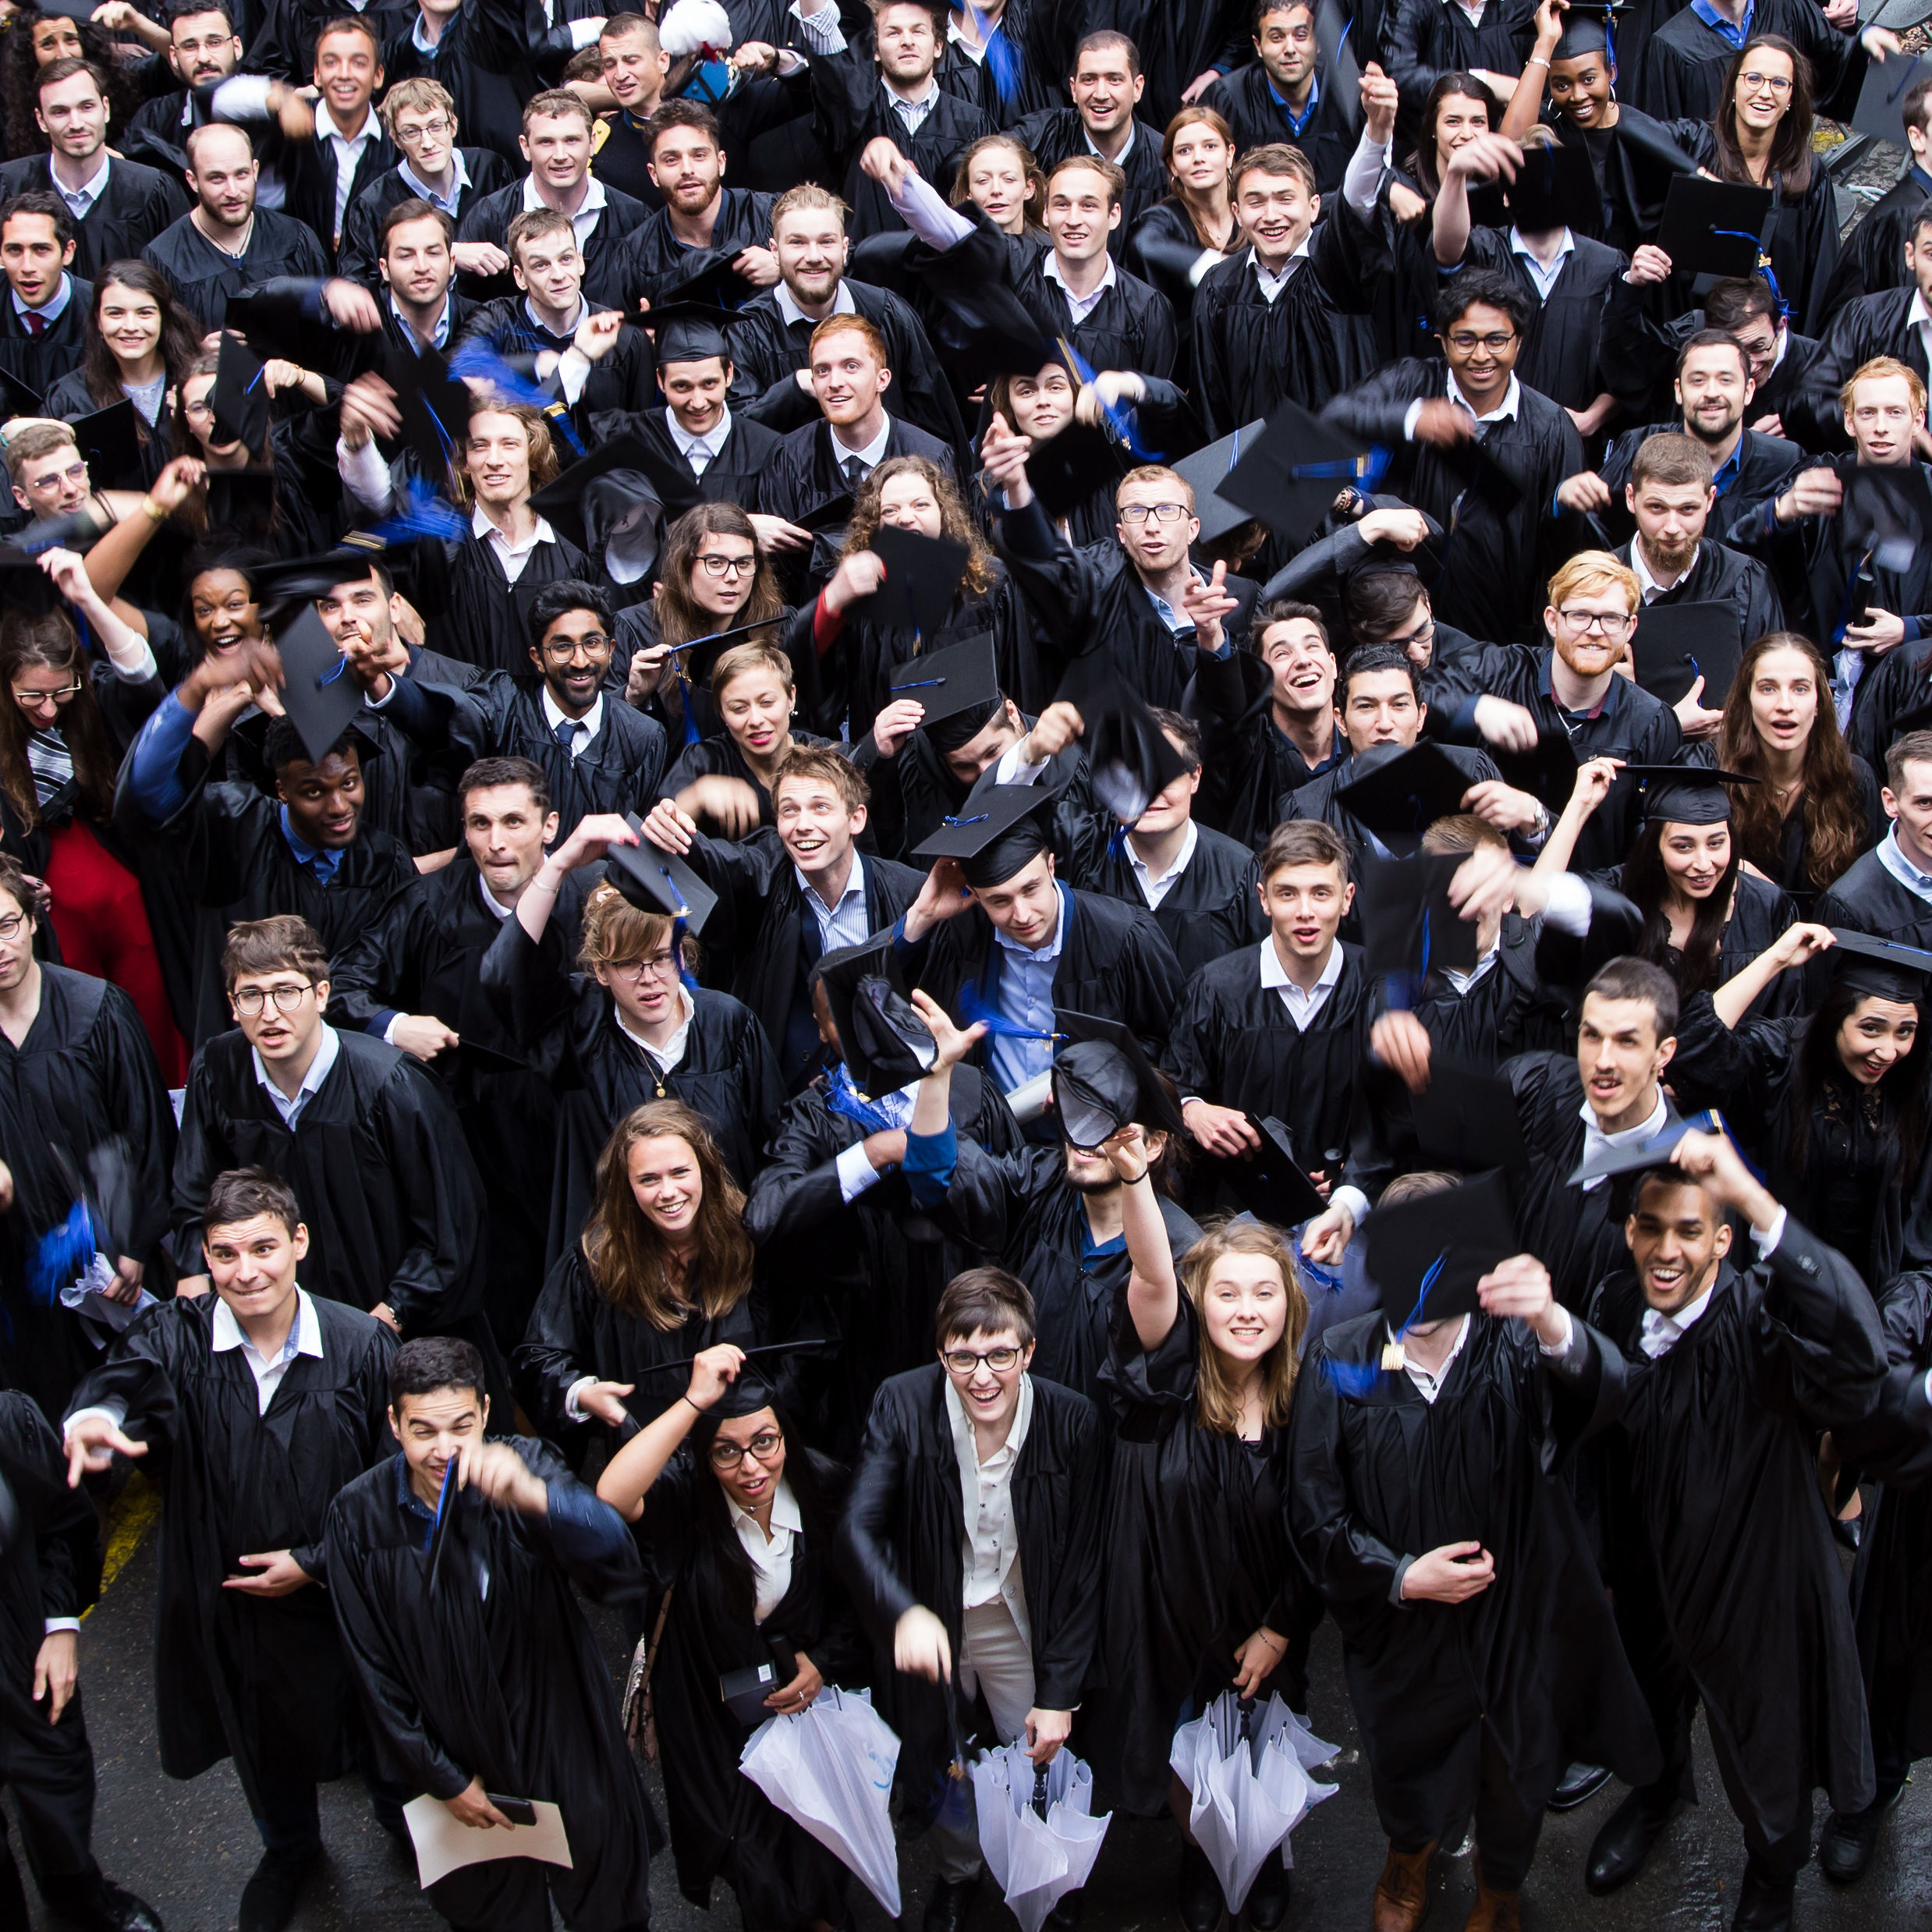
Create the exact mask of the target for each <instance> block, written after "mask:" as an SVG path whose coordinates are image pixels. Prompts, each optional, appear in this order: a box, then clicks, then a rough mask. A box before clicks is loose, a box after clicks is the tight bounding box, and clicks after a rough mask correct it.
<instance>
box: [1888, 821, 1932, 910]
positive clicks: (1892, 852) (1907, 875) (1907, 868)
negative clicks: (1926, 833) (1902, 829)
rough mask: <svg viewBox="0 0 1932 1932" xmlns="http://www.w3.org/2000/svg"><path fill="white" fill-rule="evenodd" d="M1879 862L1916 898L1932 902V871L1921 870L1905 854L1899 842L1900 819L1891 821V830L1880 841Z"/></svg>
mask: <svg viewBox="0 0 1932 1932" xmlns="http://www.w3.org/2000/svg"><path fill="white" fill-rule="evenodd" d="M1878 863H1880V864H1881V865H1882V866H1883V867H1884V868H1885V870H1887V871H1888V872H1889V873H1890V874H1891V876H1892V877H1894V878H1895V879H1896V880H1897V881H1898V883H1899V884H1901V885H1902V886H1903V887H1904V888H1905V890H1906V891H1907V892H1909V893H1910V894H1911V895H1912V896H1913V898H1914V899H1924V900H1927V902H1932V872H1921V871H1920V870H1919V868H1918V867H1916V865H1914V864H1913V863H1912V861H1911V860H1909V859H1908V858H1907V857H1906V856H1905V848H1904V847H1903V846H1902V845H1900V844H1899V842H1898V821H1897V820H1896V819H1894V820H1893V821H1892V822H1891V831H1888V832H1887V833H1886V835H1884V838H1881V839H1880V840H1879V842H1878Z"/></svg>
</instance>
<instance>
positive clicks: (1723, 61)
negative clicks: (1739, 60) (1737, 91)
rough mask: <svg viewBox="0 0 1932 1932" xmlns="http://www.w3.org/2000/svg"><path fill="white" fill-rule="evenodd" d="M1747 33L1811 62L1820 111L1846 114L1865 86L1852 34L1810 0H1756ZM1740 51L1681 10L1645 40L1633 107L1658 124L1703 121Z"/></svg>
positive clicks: (1862, 54)
mask: <svg viewBox="0 0 1932 1932" xmlns="http://www.w3.org/2000/svg"><path fill="white" fill-rule="evenodd" d="M1751 31H1752V33H1753V34H1754V35H1756V36H1757V37H1760V38H1762V37H1763V36H1764V35H1765V34H1780V35H1781V36H1782V37H1784V38H1785V39H1786V40H1788V41H1792V43H1793V44H1795V45H1796V47H1797V48H1798V49H1799V51H1800V52H1801V53H1803V55H1804V56H1805V58H1806V59H1807V60H1808V61H1810V63H1811V72H1812V75H1813V81H1812V92H1813V97H1814V98H1815V99H1816V101H1817V107H1818V112H1820V114H1829V115H1838V114H1844V115H1849V114H1850V112H1851V111H1852V106H1853V105H1854V104H1855V103H1856V101H1857V98H1858V90H1859V88H1860V87H1862V86H1863V84H1864V81H1865V50H1864V48H1863V47H1861V46H1860V45H1859V42H1858V41H1857V39H1856V36H1854V35H1852V34H1845V33H1843V32H1841V31H1840V30H1839V29H1838V28H1837V27H1832V26H1831V25H1830V24H1829V23H1827V21H1826V19H1825V17H1824V9H1822V8H1821V7H1819V6H1817V5H1816V4H1814V0H1757V8H1756V9H1755V12H1754V15H1753V23H1752V27H1751ZM1737 51H1738V50H1737V48H1736V47H1735V45H1734V44H1732V42H1731V41H1728V40H1727V39H1726V38H1725V36H1724V35H1723V34H1720V33H1719V32H1718V30H1717V29H1716V28H1715V27H1710V26H1708V25H1707V24H1706V23H1705V22H1704V21H1703V20H1702V19H1700V18H1699V17H1698V16H1697V15H1696V14H1695V13H1694V12H1692V11H1691V9H1689V7H1686V8H1685V9H1683V10H1682V12H1679V13H1677V14H1675V15H1673V16H1671V19H1668V21H1666V22H1665V23H1664V25H1663V26H1661V27H1659V28H1658V29H1657V31H1656V32H1655V33H1654V34H1652V35H1651V36H1650V45H1649V46H1648V47H1647V48H1646V49H1645V50H1644V58H1643V75H1642V76H1641V78H1640V80H1639V82H1638V84H1637V86H1636V90H1635V94H1636V101H1637V103H1638V105H1640V107H1641V108H1643V110H1644V112H1646V113H1647V114H1653V115H1656V116H1657V119H1660V120H1665V121H1674V120H1689V121H1708V120H1709V119H1710V116H1711V115H1713V114H1714V113H1715V112H1717V108H1718V95H1719V94H1721V92H1722V91H1723V89H1724V76H1725V73H1726V72H1727V71H1728V69H1729V68H1730V66H1731V62H1732V60H1733V59H1734V58H1735V57H1736V55H1737Z"/></svg>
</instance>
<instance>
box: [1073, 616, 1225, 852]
mask: <svg viewBox="0 0 1932 1932" xmlns="http://www.w3.org/2000/svg"><path fill="white" fill-rule="evenodd" d="M1059 697H1061V698H1062V699H1064V700H1065V701H1066V702H1067V703H1068V704H1071V705H1072V707H1073V708H1074V709H1075V710H1076V711H1078V712H1079V714H1080V723H1081V725H1082V727H1083V728H1082V731H1081V734H1080V747H1081V749H1082V750H1083V751H1084V752H1085V753H1087V769H1088V771H1089V773H1090V775H1091V777H1092V779H1093V785H1094V791H1095V792H1096V793H1097V795H1098V796H1099V798H1100V800H1101V803H1102V804H1103V805H1104V806H1106V807H1107V809H1108V810H1109V811H1110V812H1111V813H1112V814H1113V815H1114V816H1115V817H1116V818H1117V819H1118V820H1119V821H1120V822H1121V824H1123V825H1132V824H1136V823H1137V822H1138V821H1139V820H1140V817H1141V815H1142V814H1143V813H1144V812H1145V811H1146V810H1147V807H1148V806H1150V805H1151V804H1152V803H1154V800H1155V799H1157V798H1158V797H1159V796H1161V793H1162V792H1165V790H1166V789H1168V786H1169V785H1172V783H1173V782H1174V781H1175V779H1176V778H1179V777H1181V776H1182V775H1183V774H1184V773H1186V772H1189V771H1193V768H1194V767H1193V766H1192V765H1191V764H1189V763H1188V761H1187V759H1186V757H1185V756H1184V755H1183V754H1182V753H1181V752H1179V751H1178V750H1175V746H1174V744H1173V743H1172V740H1171V739H1169V738H1168V735H1167V733H1166V732H1164V731H1163V730H1162V729H1161V721H1160V720H1159V719H1158V718H1156V717H1155V716H1154V713H1153V711H1151V710H1150V709H1149V707H1148V706H1147V701H1146V700H1144V699H1143V697H1141V696H1140V693H1138V692H1136V690H1135V689H1133V687H1132V686H1130V685H1129V684H1128V683H1127V682H1126V681H1125V680H1124V679H1121V678H1119V677H1118V676H1116V675H1113V674H1112V673H1111V671H1109V670H1108V668H1105V666H1104V664H1103V661H1102V660H1101V656H1100V654H1099V653H1097V652H1094V651H1089V652H1087V653H1085V654H1083V655H1082V656H1080V657H1078V658H1075V659H1074V660H1073V662H1072V666H1071V667H1070V668H1069V671H1068V673H1067V676H1066V679H1065V682H1063V683H1062V686H1061V687H1060V691H1059Z"/></svg>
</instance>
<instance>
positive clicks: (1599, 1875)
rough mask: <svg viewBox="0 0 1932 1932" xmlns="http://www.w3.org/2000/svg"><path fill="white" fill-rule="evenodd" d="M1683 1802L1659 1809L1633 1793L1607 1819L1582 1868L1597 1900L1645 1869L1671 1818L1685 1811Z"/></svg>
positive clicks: (1643, 1797) (1671, 1801)
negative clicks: (1652, 1847) (1652, 1848)
mask: <svg viewBox="0 0 1932 1932" xmlns="http://www.w3.org/2000/svg"><path fill="white" fill-rule="evenodd" d="M1683 1804H1684V1801H1683V1799H1681V1798H1674V1799H1670V1800H1669V1801H1668V1803H1664V1804H1663V1805H1662V1806H1659V1805H1658V1804H1657V1802H1656V1801H1655V1800H1654V1799H1650V1798H1648V1797H1647V1796H1645V1794H1644V1793H1643V1792H1640V1791H1633V1792H1631V1793H1630V1794H1629V1796H1628V1797H1626V1798H1625V1799H1624V1801H1623V1803H1622V1804H1620V1805H1619V1806H1618V1807H1617V1808H1616V1810H1615V1811H1613V1812H1611V1814H1610V1816H1609V1817H1608V1818H1606V1819H1605V1820H1604V1828H1603V1829H1602V1830H1601V1831H1599V1832H1598V1833H1597V1836H1596V1838H1595V1840H1594V1842H1593V1843H1592V1844H1591V1845H1590V1863H1589V1864H1588V1865H1586V1866H1585V1867H1584V1869H1583V1884H1584V1885H1585V1887H1586V1888H1587V1889H1588V1890H1589V1891H1592V1892H1594V1893H1595V1894H1596V1895H1597V1897H1598V1898H1601V1897H1603V1895H1604V1893H1606V1892H1611V1891H1615V1890H1616V1889H1617V1888H1618V1886H1619V1885H1627V1884H1629V1882H1630V1881H1631V1880H1632V1879H1633V1878H1634V1877H1636V1875H1637V1874H1638V1873H1639V1872H1640V1871H1642V1870H1643V1861H1644V1860H1645V1859H1647V1858H1648V1857H1649V1856H1650V1847H1651V1846H1652V1845H1654V1844H1655V1843H1656V1842H1657V1838H1658V1835H1659V1834H1661V1832H1662V1831H1663V1829H1664V1826H1666V1825H1667V1824H1669V1823H1670V1821H1671V1819H1673V1818H1674V1817H1676V1816H1677V1814H1678V1813H1679V1811H1681V1810H1682V1809H1683Z"/></svg>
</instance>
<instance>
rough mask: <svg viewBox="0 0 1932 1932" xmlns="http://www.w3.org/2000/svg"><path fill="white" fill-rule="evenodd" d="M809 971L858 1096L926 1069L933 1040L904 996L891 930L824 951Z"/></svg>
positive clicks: (934, 1050)
mask: <svg viewBox="0 0 1932 1932" xmlns="http://www.w3.org/2000/svg"><path fill="white" fill-rule="evenodd" d="M813 970H814V973H815V975H816V976H817V980H818V982H819V984H821V986H822V987H824V989H825V1004H826V1005H828V1007H830V1008H831V1017H832V1024H833V1025H834V1026H836V1027H837V1028H838V1044H839V1048H840V1050H841V1052H842V1055H843V1058H844V1060H845V1070H846V1072H848V1073H849V1074H850V1075H851V1076H852V1079H853V1084H854V1085H855V1086H856V1087H858V1088H859V1089H860V1095H861V1097H862V1098H863V1097H868V1096H872V1095H877V1094H895V1093H897V1092H898V1091H899V1089H900V1088H901V1087H906V1086H908V1085H909V1084H910V1083H912V1082H913V1081H914V1080H916V1079H920V1077H921V1076H923V1075H925V1074H927V1073H930V1072H931V1071H932V1070H933V1068H934V1065H936V1064H937V1062H938V1058H939V1048H938V1043H937V1042H936V1041H935V1040H934V1038H933V1037H932V1029H931V1027H930V1026H927V1024H926V1023H925V1021H923V1019H920V1016H919V1015H918V1014H917V1013H916V1012H914V1011H913V1004H912V1001H910V999H909V998H907V996H906V975H905V973H904V972H903V971H902V970H901V968H900V966H899V948H898V946H897V945H895V942H894V941H893V938H892V934H891V933H889V932H884V933H878V934H874V936H873V937H872V938H870V939H867V940H864V941H862V942H861V943H860V944H859V945H856V946H842V947H840V948H838V951H837V952H828V953H825V954H824V955H821V958H820V959H819V961H818V963H817V966H815V967H814V969H813Z"/></svg>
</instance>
